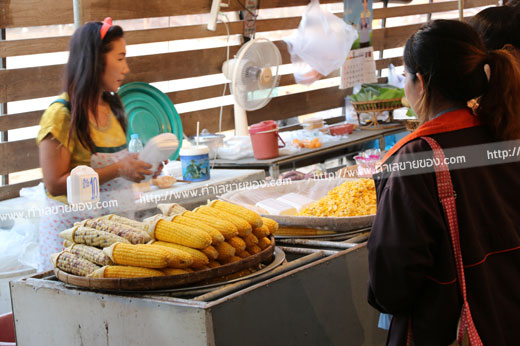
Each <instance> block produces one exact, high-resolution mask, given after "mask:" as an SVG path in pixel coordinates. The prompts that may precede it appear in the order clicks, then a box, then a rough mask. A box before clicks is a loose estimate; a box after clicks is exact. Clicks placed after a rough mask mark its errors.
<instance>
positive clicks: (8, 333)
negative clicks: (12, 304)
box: [0, 312, 16, 346]
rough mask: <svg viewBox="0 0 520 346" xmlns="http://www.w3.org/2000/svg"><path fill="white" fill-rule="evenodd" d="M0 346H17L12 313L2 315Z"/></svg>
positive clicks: (0, 321)
mask: <svg viewBox="0 0 520 346" xmlns="http://www.w3.org/2000/svg"><path fill="white" fill-rule="evenodd" d="M0 346H16V340H15V336H14V319H13V313H12V312H10V313H7V314H3V315H0Z"/></svg>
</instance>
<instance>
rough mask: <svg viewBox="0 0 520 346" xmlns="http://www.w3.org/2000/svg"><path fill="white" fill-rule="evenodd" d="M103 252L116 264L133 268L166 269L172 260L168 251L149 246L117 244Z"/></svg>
mask: <svg viewBox="0 0 520 346" xmlns="http://www.w3.org/2000/svg"><path fill="white" fill-rule="evenodd" d="M103 252H104V253H105V254H106V255H107V256H108V257H110V258H111V259H112V261H114V263H116V264H120V265H125V266H132V267H143V268H166V267H167V266H168V265H169V264H170V261H171V260H172V255H171V253H170V252H169V251H167V250H166V249H164V248H162V247H159V246H151V245H147V244H123V243H116V244H114V245H111V246H109V247H106V248H104V249H103Z"/></svg>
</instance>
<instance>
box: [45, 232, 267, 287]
mask: <svg viewBox="0 0 520 346" xmlns="http://www.w3.org/2000/svg"><path fill="white" fill-rule="evenodd" d="M270 240H271V244H270V245H269V246H268V247H267V248H265V249H264V250H262V251H261V252H259V253H257V254H256V255H252V256H250V257H247V258H244V259H243V260H241V261H238V262H234V263H229V264H225V265H222V266H220V267H217V268H213V269H207V270H201V271H198V272H193V273H187V274H181V275H171V276H158V277H148V278H130V279H100V278H88V277H84V276H77V275H72V274H69V273H66V272H64V271H62V270H60V269H58V268H54V274H55V275H56V277H57V278H58V280H60V281H62V282H64V283H66V284H70V285H75V286H80V287H84V288H89V289H93V290H110V291H146V290H159V289H168V288H176V287H184V286H188V285H191V284H194V283H196V282H199V281H203V280H209V279H213V278H217V277H221V276H225V275H228V274H232V273H235V272H238V271H240V270H242V269H247V268H251V267H254V266H256V265H258V264H260V263H262V262H265V261H268V260H270V259H271V258H272V257H273V253H274V247H275V240H274V237H273V236H271V237H270Z"/></svg>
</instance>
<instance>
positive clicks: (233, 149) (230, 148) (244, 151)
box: [217, 136, 253, 160]
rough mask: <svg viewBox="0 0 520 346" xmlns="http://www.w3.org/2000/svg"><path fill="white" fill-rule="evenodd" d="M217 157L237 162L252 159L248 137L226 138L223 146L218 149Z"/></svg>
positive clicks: (251, 148)
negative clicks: (246, 158)
mask: <svg viewBox="0 0 520 346" xmlns="http://www.w3.org/2000/svg"><path fill="white" fill-rule="evenodd" d="M217 157H218V158H219V159H224V160H239V159H242V158H245V157H253V145H252V143H251V137H249V136H235V137H231V138H226V139H225V140H224V145H223V146H221V147H220V148H218V153H217Z"/></svg>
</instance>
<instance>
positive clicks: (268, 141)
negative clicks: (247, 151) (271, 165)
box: [249, 120, 285, 160]
mask: <svg viewBox="0 0 520 346" xmlns="http://www.w3.org/2000/svg"><path fill="white" fill-rule="evenodd" d="M249 134H250V135H251V143H252V145H253V155H254V156H255V159H257V160H266V159H272V158H275V157H278V155H279V152H278V148H283V147H284V146H285V142H284V141H283V139H282V138H281V137H280V135H279V134H278V125H276V123H275V122H274V121H273V120H266V121H262V122H261V123H258V124H253V125H251V126H250V127H249ZM278 139H280V141H281V142H282V143H283V145H278Z"/></svg>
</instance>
